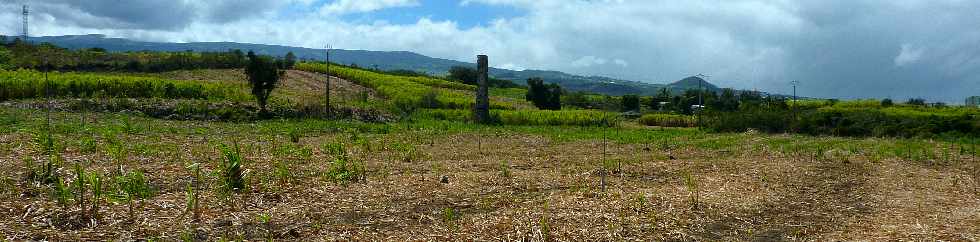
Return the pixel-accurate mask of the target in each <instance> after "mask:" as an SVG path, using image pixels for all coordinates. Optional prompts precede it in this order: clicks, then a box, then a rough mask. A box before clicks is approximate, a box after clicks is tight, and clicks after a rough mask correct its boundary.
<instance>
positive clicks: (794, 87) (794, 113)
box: [789, 80, 800, 119]
mask: <svg viewBox="0 0 980 242" xmlns="http://www.w3.org/2000/svg"><path fill="white" fill-rule="evenodd" d="M789 83H790V84H792V85H793V119H796V118H799V114H797V109H798V108H797V106H799V105H798V104H797V103H796V85H799V84H800V81H795V80H794V81H791V82H789Z"/></svg>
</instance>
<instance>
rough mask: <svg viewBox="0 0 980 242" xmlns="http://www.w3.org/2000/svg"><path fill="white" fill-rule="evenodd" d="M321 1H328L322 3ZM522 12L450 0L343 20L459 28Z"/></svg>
mask: <svg viewBox="0 0 980 242" xmlns="http://www.w3.org/2000/svg"><path fill="white" fill-rule="evenodd" d="M321 2H324V3H325V2H328V1H326V0H321ZM521 14H523V13H522V11H521V10H519V9H517V8H515V7H512V6H505V5H485V4H476V3H472V4H466V5H463V4H461V2H459V1H450V0H420V1H419V5H417V6H410V7H401V8H387V9H381V10H377V11H372V12H367V13H355V14H349V15H346V16H343V17H342V18H343V19H344V20H346V21H349V22H352V23H371V22H374V21H387V22H390V23H392V24H413V23H415V22H417V21H419V19H422V18H428V19H431V20H434V21H453V22H455V23H456V24H458V25H459V27H460V28H472V27H476V26H481V25H482V26H485V25H488V24H489V23H490V22H491V21H493V20H496V19H502V18H513V17H518V16H520V15H521Z"/></svg>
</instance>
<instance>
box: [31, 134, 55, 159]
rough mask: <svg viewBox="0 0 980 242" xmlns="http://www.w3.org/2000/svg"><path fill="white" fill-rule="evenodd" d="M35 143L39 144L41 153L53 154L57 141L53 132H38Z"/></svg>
mask: <svg viewBox="0 0 980 242" xmlns="http://www.w3.org/2000/svg"><path fill="white" fill-rule="evenodd" d="M34 143H35V144H36V145H37V147H38V149H40V150H41V153H43V154H45V155H50V154H53V153H54V151H55V149H57V147H56V142H55V139H54V137H53V136H52V135H51V132H48V131H45V132H38V133H35V134H34Z"/></svg>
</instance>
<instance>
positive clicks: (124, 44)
mask: <svg viewBox="0 0 980 242" xmlns="http://www.w3.org/2000/svg"><path fill="white" fill-rule="evenodd" d="M31 40H32V41H33V42H50V43H53V44H55V45H58V46H61V47H65V48H69V49H83V48H103V49H106V50H108V51H115V52H125V51H144V50H146V51H195V52H216V51H227V50H231V49H240V50H243V51H248V50H252V51H255V53H258V54H263V55H273V56H284V55H286V53H288V52H293V53H294V54H295V55H296V56H297V57H298V58H300V59H304V60H325V59H326V57H327V56H326V52H325V51H324V50H323V49H311V48H301V47H289V46H280V45H265V44H247V43H235V42H194V43H159V42H143V41H134V40H129V39H122V38H106V37H105V36H104V35H99V34H91V35H66V36H45V37H34V38H31ZM330 61H331V62H334V63H339V64H345V65H351V64H356V65H358V66H360V67H363V68H376V69H380V70H412V71H418V72H424V73H429V74H432V75H445V74H447V73H448V72H449V68H451V67H453V66H475V65H476V64H474V63H467V62H461V61H455V60H447V59H440V58H433V57H428V56H424V55H420V54H417V53H413V52H408V51H368V50H342V49H331V50H330ZM490 75H491V76H493V77H495V78H499V79H506V80H511V81H514V82H515V83H517V84H521V85H523V84H525V80H527V79H528V78H532V77H540V78H542V79H544V80H545V82H548V83H558V84H559V85H561V86H562V87H564V88H565V89H567V90H571V91H585V92H592V93H600V94H607V95H617V96H618V95H625V94H638V95H655V94H656V93H657V92H658V91H659V90H660V89H661V88H664V87H670V88H671V90H672V91H674V92H682V91H683V90H686V89H692V88H697V80H694V79H692V78H685V79H683V80H680V81H678V82H675V83H672V84H670V85H663V84H651V83H643V82H637V81H628V80H620V79H615V78H609V77H601V76H579V75H572V74H568V73H564V72H559V71H545V70H523V71H515V70H507V69H498V68H491V70H490ZM694 78H696V77H694ZM691 82H694V85H691ZM705 83H706V84H707V86H708V87H709V88H710V90H718V87H717V86H715V85H712V84H710V83H707V82H705Z"/></svg>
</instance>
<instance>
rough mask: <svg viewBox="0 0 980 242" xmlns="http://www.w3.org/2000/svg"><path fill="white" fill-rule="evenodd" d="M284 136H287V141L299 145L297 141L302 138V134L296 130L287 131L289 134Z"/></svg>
mask: <svg viewBox="0 0 980 242" xmlns="http://www.w3.org/2000/svg"><path fill="white" fill-rule="evenodd" d="M286 134H287V135H288V136H289V141H290V142H293V143H299V139H300V138H302V137H303V134H301V133H300V132H299V129H296V128H292V129H289V132H288V133H286Z"/></svg>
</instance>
